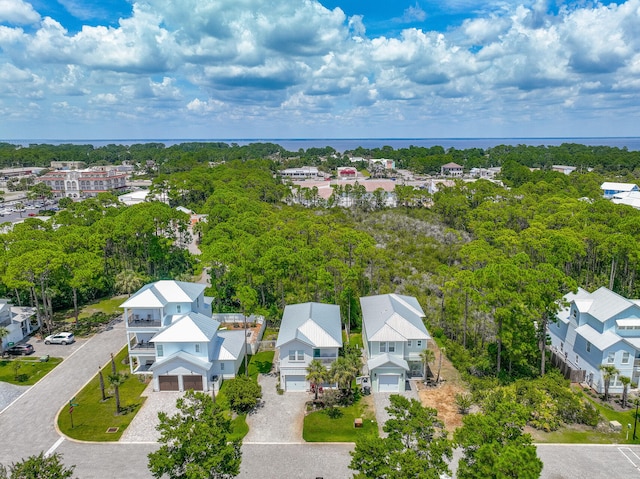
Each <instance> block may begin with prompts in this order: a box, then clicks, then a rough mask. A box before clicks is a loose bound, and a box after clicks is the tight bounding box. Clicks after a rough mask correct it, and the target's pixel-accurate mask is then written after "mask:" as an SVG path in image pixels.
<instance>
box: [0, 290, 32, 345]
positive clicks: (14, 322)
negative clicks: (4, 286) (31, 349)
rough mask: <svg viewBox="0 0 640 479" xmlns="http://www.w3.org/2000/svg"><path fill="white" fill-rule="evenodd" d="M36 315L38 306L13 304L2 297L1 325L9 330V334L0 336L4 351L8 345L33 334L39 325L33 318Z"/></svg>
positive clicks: (0, 305)
mask: <svg viewBox="0 0 640 479" xmlns="http://www.w3.org/2000/svg"><path fill="white" fill-rule="evenodd" d="M35 315H36V308H30V307H24V306H13V305H12V304H11V303H9V302H8V300H6V299H0V327H1V328H5V329H6V330H7V335H6V336H5V337H3V338H0V341H2V348H0V349H2V351H4V350H5V349H6V348H7V347H8V346H10V345H13V344H15V343H17V342H18V341H22V340H23V339H24V338H25V337H27V336H28V335H29V334H31V333H32V332H33V331H34V330H35V329H37V328H38V326H37V325H35V324H32V323H31V320H32V319H33V318H34V316H35Z"/></svg>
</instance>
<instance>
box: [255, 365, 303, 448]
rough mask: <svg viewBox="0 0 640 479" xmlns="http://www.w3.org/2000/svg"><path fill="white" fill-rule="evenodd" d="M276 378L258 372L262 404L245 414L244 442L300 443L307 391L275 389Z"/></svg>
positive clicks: (301, 441)
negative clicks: (246, 430) (245, 429)
mask: <svg viewBox="0 0 640 479" xmlns="http://www.w3.org/2000/svg"><path fill="white" fill-rule="evenodd" d="M276 382H277V378H276V377H274V376H268V375H263V374H261V375H260V376H258V384H260V385H261V386H262V404H261V405H260V407H258V408H256V410H254V411H253V412H252V413H251V414H249V415H248V416H247V424H248V425H249V434H247V435H246V436H245V438H244V441H243V442H244V443H245V444H251V443H254V444H283V443H303V442H304V441H303V440H302V424H303V421H304V405H305V402H307V401H308V400H310V399H311V396H310V394H309V393H307V392H285V393H284V394H282V395H280V394H278V393H277V391H276Z"/></svg>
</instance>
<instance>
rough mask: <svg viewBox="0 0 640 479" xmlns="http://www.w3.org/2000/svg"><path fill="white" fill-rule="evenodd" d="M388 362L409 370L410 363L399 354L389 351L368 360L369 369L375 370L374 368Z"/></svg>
mask: <svg viewBox="0 0 640 479" xmlns="http://www.w3.org/2000/svg"><path fill="white" fill-rule="evenodd" d="M386 364H392V365H393V366H397V367H400V368H402V369H404V370H405V371H408V370H409V364H408V363H407V362H406V361H405V360H404V359H402V358H401V357H399V356H392V355H391V354H389V353H385V354H380V355H379V356H376V357H375V358H372V359H370V360H369V361H367V367H368V368H369V371H373V370H374V369H376V368H379V367H381V366H384V365H386Z"/></svg>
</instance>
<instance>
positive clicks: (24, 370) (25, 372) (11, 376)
mask: <svg viewBox="0 0 640 479" xmlns="http://www.w3.org/2000/svg"><path fill="white" fill-rule="evenodd" d="M61 362H62V359H61V358H49V361H46V362H43V363H41V362H40V357H39V356H31V357H30V358H28V359H27V358H19V359H2V360H0V381H4V382H7V383H11V384H17V385H19V386H31V385H33V384H35V383H37V382H38V381H39V380H40V379H42V378H43V377H44V376H46V375H47V373H48V372H49V371H51V370H52V369H53V368H55V367H56V366H57V365H58V364H60V363H61ZM16 363H18V364H20V368H19V369H18V371H17V377H16V370H15V369H14V365H15V364H16Z"/></svg>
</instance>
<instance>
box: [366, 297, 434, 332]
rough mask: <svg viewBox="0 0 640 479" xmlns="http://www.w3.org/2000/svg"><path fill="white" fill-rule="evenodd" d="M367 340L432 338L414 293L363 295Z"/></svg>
mask: <svg viewBox="0 0 640 479" xmlns="http://www.w3.org/2000/svg"><path fill="white" fill-rule="evenodd" d="M360 305H361V306H362V322H363V323H364V330H365V332H366V334H367V338H366V340H367V341H407V340H409V339H424V340H427V339H430V338H431V337H430V336H429V333H428V332H427V328H425V326H424V323H423V322H422V318H423V317H424V311H423V310H422V308H421V307H420V304H419V303H418V300H417V299H416V298H414V297H413V296H403V295H400V294H382V295H378V296H367V297H364V298H360Z"/></svg>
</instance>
